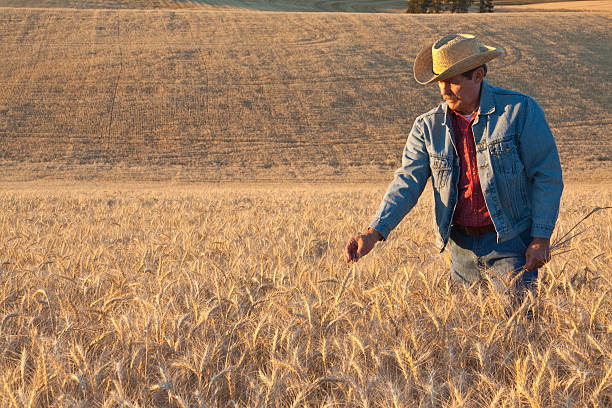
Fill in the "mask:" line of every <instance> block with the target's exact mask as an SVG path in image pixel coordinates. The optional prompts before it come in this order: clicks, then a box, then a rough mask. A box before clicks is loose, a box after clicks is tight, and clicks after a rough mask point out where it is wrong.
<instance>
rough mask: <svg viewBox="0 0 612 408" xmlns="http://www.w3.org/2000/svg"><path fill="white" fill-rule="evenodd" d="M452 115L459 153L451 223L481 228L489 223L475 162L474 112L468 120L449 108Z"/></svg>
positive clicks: (489, 218)
mask: <svg viewBox="0 0 612 408" xmlns="http://www.w3.org/2000/svg"><path fill="white" fill-rule="evenodd" d="M451 112H452V114H451V117H452V118H453V132H454V134H455V145H456V146H457V153H458V154H459V164H460V172H459V184H458V185H457V187H458V189H459V196H458V200H457V206H456V207H455V214H454V215H453V223H454V224H459V225H463V226H465V227H482V226H485V225H489V224H492V223H493V221H491V217H490V215H489V210H488V209H487V204H486V203H485V199H484V196H483V194H482V188H481V187H480V177H478V163H477V162H476V143H475V142H474V132H473V131H472V123H473V122H474V118H475V117H476V115H473V116H472V119H471V120H470V121H468V120H467V119H466V118H464V117H463V116H461V115H460V114H459V113H457V112H455V111H451Z"/></svg>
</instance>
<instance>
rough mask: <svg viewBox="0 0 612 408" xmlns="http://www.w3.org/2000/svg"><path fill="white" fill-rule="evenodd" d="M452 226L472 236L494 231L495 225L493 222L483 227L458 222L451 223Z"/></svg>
mask: <svg viewBox="0 0 612 408" xmlns="http://www.w3.org/2000/svg"><path fill="white" fill-rule="evenodd" d="M453 227H455V228H457V229H458V230H460V231H463V232H464V233H466V234H467V235H469V236H472V237H474V236H478V235H483V234H487V233H489V232H494V231H495V226H494V225H493V224H489V225H485V226H483V227H467V226H463V225H459V224H453Z"/></svg>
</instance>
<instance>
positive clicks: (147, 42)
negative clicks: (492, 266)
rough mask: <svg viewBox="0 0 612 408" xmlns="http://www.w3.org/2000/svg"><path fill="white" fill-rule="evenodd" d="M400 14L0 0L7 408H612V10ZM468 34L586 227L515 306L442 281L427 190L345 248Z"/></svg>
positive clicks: (369, 8)
mask: <svg viewBox="0 0 612 408" xmlns="http://www.w3.org/2000/svg"><path fill="white" fill-rule="evenodd" d="M404 7H405V4H404V2H403V1H402V2H399V1H395V0H385V1H378V2H376V1H362V0H355V1H352V0H338V1H315V0H305V1H292V0H248V1H234V0H227V1H225V0H211V1H195V0H194V1H180V0H163V1H161V0H160V1H143V0H84V1H73V0H19V1H17V0H0V55H2V56H3V62H2V64H0V170H1V171H2V173H1V174H2V176H1V177H0V277H1V278H2V279H3V285H2V286H1V287H0V355H1V358H0V406H2V407H11V408H17V407H37V408H38V407H81V408H89V407H109V408H110V407H113V408H114V407H142V408H144V407H147V408H148V407H189V408H191V407H215V406H216V407H338V406H340V407H457V408H458V407H470V408H471V407H483V408H484V407H500V408H501V407H507V408H511V407H512V408H522V407H529V408H536V407H542V408H543V407H576V408H578V407H590V408H600V407H601V408H607V407H610V406H612V297H611V295H612V266H611V265H612V210H610V209H602V210H600V211H597V212H595V213H593V214H592V215H591V216H590V217H588V218H587V219H586V220H584V221H583V222H582V223H581V224H580V226H579V227H578V228H576V229H574V230H573V231H572V227H573V226H574V225H575V224H576V223H578V222H579V221H580V220H581V219H583V218H584V217H585V216H586V215H587V214H589V213H591V212H592V211H593V209H595V208H598V207H599V208H601V207H610V206H612V185H611V184H610V180H611V179H612V166H611V165H610V163H612V143H611V142H610V139H609V134H610V130H611V126H610V125H611V124H612V115H611V114H610V111H609V108H608V106H609V105H610V102H612V100H611V99H610V96H609V92H608V89H609V88H610V82H611V81H610V68H609V66H610V62H611V58H612V50H611V49H610V47H609V44H610V43H611V42H612V37H611V34H610V30H609V27H610V25H611V22H612V19H611V15H610V14H609V12H603V11H600V12H592V13H579V12H568V13H555V12H546V13H541V12H534V13H525V14H523V13H507V14H504V13H496V14H494V15H493V16H491V15H488V16H482V15H473V14H469V15H462V16H451V15H438V16H432V15H426V16H411V15H405V14H401V12H402V11H403V9H404ZM306 11H308V12H306ZM311 11H317V13H311ZM336 11H341V12H336ZM365 12H367V13H365ZM451 29H452V31H464V32H472V33H475V34H477V35H479V36H480V37H482V38H483V39H484V40H483V42H486V43H487V44H491V45H495V46H503V47H504V48H506V50H507V53H508V55H507V56H506V57H505V58H504V59H500V60H495V61H493V62H492V63H491V64H490V74H489V75H488V78H489V79H490V82H491V83H493V84H496V85H500V86H505V87H509V88H512V89H516V90H519V91H523V92H526V93H528V94H530V95H532V96H534V97H535V98H536V99H537V100H538V101H539V102H540V103H541V104H542V106H543V108H544V109H545V112H546V115H547V117H548V119H549V121H550V124H551V127H552V129H553V132H554V134H555V137H556V139H557V142H558V145H559V149H560V153H561V157H562V164H563V167H564V172H565V173H564V174H565V178H566V180H567V187H566V190H565V192H564V195H563V199H562V207H561V212H560V218H559V222H558V224H557V229H556V231H555V235H554V236H553V242H563V241H564V240H563V239H562V238H563V236H564V235H565V234H566V233H567V232H568V231H571V234H570V236H573V238H572V239H571V240H569V241H567V242H565V245H562V246H559V247H558V248H557V249H556V251H555V252H554V254H553V258H552V260H551V262H550V263H549V264H548V265H547V266H546V267H544V268H542V270H541V274H540V280H539V282H538V286H537V288H538V289H537V293H536V294H535V296H532V297H528V298H526V299H525V301H524V303H523V304H522V305H520V307H518V308H514V307H512V306H511V305H509V304H508V302H507V299H505V298H504V297H500V296H499V295H496V294H495V293H494V292H490V291H489V290H488V288H487V287H486V285H485V286H479V287H471V288H467V287H466V288H456V287H455V288H452V287H450V286H449V283H448V253H447V252H445V253H442V254H440V253H439V252H438V251H437V250H436V249H435V247H434V237H433V228H434V227H433V225H432V221H431V191H430V188H429V187H428V189H426V191H425V193H424V195H423V197H422V198H421V200H420V202H419V204H418V205H417V206H416V207H415V209H414V210H413V211H412V212H411V213H410V214H409V216H408V217H407V219H406V220H405V221H404V222H403V223H402V224H400V226H399V227H398V228H397V229H396V230H395V231H394V232H393V233H392V234H391V236H390V237H389V240H387V241H386V242H384V243H379V244H378V245H377V247H376V249H375V250H374V251H373V252H372V253H371V254H370V255H368V256H367V257H366V258H364V259H362V260H361V261H360V262H359V263H358V264H355V265H348V264H346V263H345V262H344V260H343V249H344V245H345V243H346V241H347V240H348V239H349V237H351V236H352V235H354V234H355V233H356V232H358V231H362V230H364V229H365V228H366V226H367V225H368V223H369V221H370V218H371V217H372V215H373V214H374V212H375V210H376V208H377V206H378V203H379V200H380V199H381V197H382V195H383V193H384V191H385V188H386V183H388V181H390V178H391V176H392V171H393V169H394V168H396V167H397V166H398V165H399V163H400V157H401V149H402V146H403V144H404V142H405V138H406V131H407V129H408V128H409V127H410V125H411V123H412V121H413V120H414V118H415V117H416V116H417V115H419V114H420V113H422V112H424V111H426V110H428V109H430V108H431V107H433V106H434V105H435V104H437V101H438V100H439V96H438V95H437V90H436V89H435V87H421V86H417V84H416V83H415V82H414V80H413V79H412V72H411V64H412V59H413V58H414V55H415V54H416V52H417V51H418V49H419V48H420V47H422V45H423V43H426V42H427V41H429V40H430V39H431V38H432V37H433V36H436V35H437V34H438V33H439V32H440V31H444V30H451ZM585 111H586V113H587V115H586V117H585Z"/></svg>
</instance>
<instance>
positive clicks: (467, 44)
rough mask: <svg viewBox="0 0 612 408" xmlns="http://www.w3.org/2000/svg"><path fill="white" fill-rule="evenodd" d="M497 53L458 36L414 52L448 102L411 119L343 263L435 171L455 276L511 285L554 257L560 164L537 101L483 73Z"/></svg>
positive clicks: (437, 203) (394, 219)
mask: <svg viewBox="0 0 612 408" xmlns="http://www.w3.org/2000/svg"><path fill="white" fill-rule="evenodd" d="M503 54H504V51H503V50H502V49H496V48H494V47H488V46H485V45H481V44H479V43H478V41H477V40H476V38H475V37H474V36H472V35H467V34H454V35H448V36H445V37H443V38H441V39H440V40H438V41H436V42H435V43H434V44H433V45H432V46H428V47H426V48H424V49H423V50H422V51H421V52H420V53H419V54H418V55H417V57H416V60H415V62H414V77H415V79H416V80H417V82H419V83H420V84H430V83H433V82H437V83H438V86H439V87H440V93H441V95H442V97H443V98H444V102H442V103H441V104H440V105H438V106H437V107H436V108H434V109H432V110H431V111H429V112H427V113H425V114H423V115H421V116H419V117H418V118H417V119H416V121H415V122H414V125H413V127H412V130H411V132H410V134H409V136H408V139H407V142H406V145H405V148H404V152H403V157H402V167H401V168H400V169H398V170H397V171H396V173H395V178H394V180H393V182H392V183H391V184H390V185H389V188H388V190H387V192H386V194H385V196H384V198H383V200H382V202H381V204H380V207H379V208H378V212H377V213H376V216H375V217H374V219H373V220H372V222H371V224H370V226H369V228H368V230H367V232H365V233H363V234H359V235H358V236H356V237H353V238H351V239H350V240H349V242H348V243H347V245H346V248H345V259H346V261H347V262H356V261H358V260H359V259H360V258H361V257H362V256H364V255H366V254H367V253H369V252H370V251H371V250H372V248H374V246H375V244H376V242H377V241H380V240H385V239H386V238H387V236H388V235H389V233H390V232H391V230H392V229H393V228H395V227H396V226H397V225H398V224H399V222H400V221H401V220H402V219H403V217H404V216H405V215H406V214H407V213H408V212H409V211H410V210H411V209H412V207H413V206H414V205H415V204H416V202H417V200H418V198H419V196H420V195H421V193H422V192H423V189H424V188H425V185H426V182H427V180H428V178H429V177H430V176H431V178H432V187H433V195H434V216H435V222H436V224H437V229H436V243H437V244H438V246H439V248H440V250H441V251H443V250H444V248H445V247H446V246H447V244H448V245H449V246H450V249H451V266H450V270H451V271H450V272H451V280H452V281H453V282H463V283H467V284H473V283H475V282H478V281H481V280H490V281H491V282H493V284H494V286H495V288H496V289H498V290H500V291H502V292H509V290H510V291H512V292H513V293H524V290H525V289H526V288H530V287H531V286H532V285H533V283H534V282H535V280H536V279H537V272H538V271H537V270H538V268H540V267H541V266H542V265H543V264H544V263H546V262H547V261H548V260H549V259H550V236H551V234H552V231H553V229H554V226H555V223H556V220H557V216H558V212H559V202H560V199H561V192H562V190H563V181H562V177H561V164H560V162H559V155H558V152H557V147H556V145H555V141H554V138H553V136H552V134H551V132H550V129H549V127H548V125H547V122H546V119H545V117H544V112H543V111H542V109H541V108H540V106H539V105H538V104H537V103H536V102H535V101H534V100H533V99H532V98H530V97H528V96H527V95H524V94H521V93H518V92H514V91H509V90H506V89H502V88H497V87H494V86H491V85H489V84H488V83H487V82H486V81H484V77H485V75H486V73H487V66H486V63H487V62H488V61H490V60H492V59H493V58H496V57H498V56H500V55H503ZM514 290H517V291H514Z"/></svg>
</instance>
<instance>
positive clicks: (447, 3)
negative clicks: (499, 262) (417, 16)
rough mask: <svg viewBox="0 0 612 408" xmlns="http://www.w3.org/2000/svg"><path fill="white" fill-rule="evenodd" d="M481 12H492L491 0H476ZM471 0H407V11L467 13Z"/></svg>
mask: <svg viewBox="0 0 612 408" xmlns="http://www.w3.org/2000/svg"><path fill="white" fill-rule="evenodd" d="M478 1H479V3H480V7H479V11H480V12H481V13H492V12H493V0H478ZM472 2H473V0H408V10H407V12H408V13H440V12H443V11H450V12H451V13H467V11H468V9H469V7H470V6H471V5H472Z"/></svg>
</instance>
